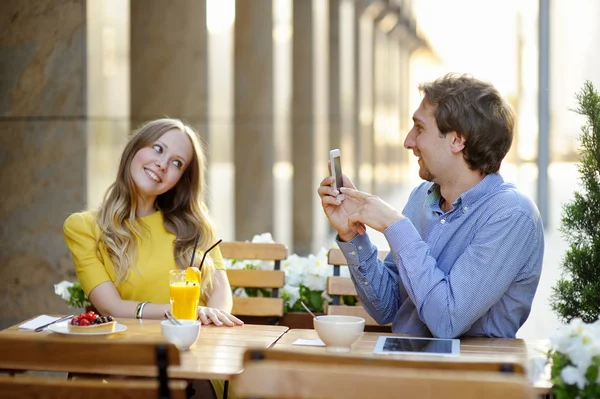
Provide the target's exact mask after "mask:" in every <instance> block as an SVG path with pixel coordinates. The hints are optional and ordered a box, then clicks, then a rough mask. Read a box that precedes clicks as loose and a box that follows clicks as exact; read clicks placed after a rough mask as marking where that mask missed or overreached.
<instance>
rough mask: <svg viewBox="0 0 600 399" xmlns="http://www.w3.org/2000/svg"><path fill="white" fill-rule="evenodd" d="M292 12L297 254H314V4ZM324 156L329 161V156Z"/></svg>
mask: <svg viewBox="0 0 600 399" xmlns="http://www.w3.org/2000/svg"><path fill="white" fill-rule="evenodd" d="M292 4H293V11H292V18H293V19H292V27H293V28H292V29H293V36H292V109H291V131H292V165H293V168H294V179H293V191H294V195H293V198H292V201H293V205H292V220H293V237H294V252H296V253H298V254H299V255H306V254H308V253H310V251H311V241H312V234H313V227H314V223H313V212H314V207H313V197H314V196H315V195H316V194H315V189H314V187H313V177H314V175H313V166H314V164H315V161H316V160H315V153H314V148H315V114H314V107H313V100H314V92H313V90H314V69H313V64H314V59H313V57H314V54H313V53H314V49H313V47H314V46H313V32H314V29H313V2H312V1H305V0H293V2H292ZM323 156H325V157H327V154H324V155H323Z"/></svg>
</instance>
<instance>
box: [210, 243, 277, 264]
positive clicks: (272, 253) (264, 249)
mask: <svg viewBox="0 0 600 399" xmlns="http://www.w3.org/2000/svg"><path fill="white" fill-rule="evenodd" d="M219 248H220V249H221V254H222V255H223V258H226V259H249V260H284V259H286V258H287V252H288V251H287V247H286V246H285V245H283V244H275V243H273V244H259V243H253V242H237V241H235V242H222V243H221V244H219Z"/></svg>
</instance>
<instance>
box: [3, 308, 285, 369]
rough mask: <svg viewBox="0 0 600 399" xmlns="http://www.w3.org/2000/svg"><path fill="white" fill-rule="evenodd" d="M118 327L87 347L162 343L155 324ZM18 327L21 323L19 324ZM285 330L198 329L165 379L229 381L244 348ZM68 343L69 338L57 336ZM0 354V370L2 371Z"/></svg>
mask: <svg viewBox="0 0 600 399" xmlns="http://www.w3.org/2000/svg"><path fill="white" fill-rule="evenodd" d="M118 322H119V323H120V324H124V325H125V326H127V330H126V331H124V332H122V333H116V334H111V335H105V336H90V337H89V339H90V345H93V342H94V340H125V341H131V342H136V341H144V342H164V339H163V338H162V335H161V332H160V321H159V320H136V319H119V320H118ZM19 324H22V323H19ZM287 330H288V328H287V327H285V326H267V325H251V324H245V325H243V326H236V327H215V326H213V325H208V326H202V327H201V329H200V337H199V338H198V341H196V343H195V344H194V345H193V346H192V347H191V348H190V350H189V351H182V352H181V365H179V366H173V367H169V377H171V378H184V379H217V380H218V379H220V380H229V379H230V378H231V377H232V376H233V375H235V374H238V373H239V372H241V371H242V360H243V355H244V352H245V350H246V348H268V347H270V346H272V345H273V344H274V343H275V342H276V341H277V340H278V339H279V338H280V337H281V336H282V335H283V334H284V333H285V332H286V331H287ZM50 334H52V335H54V336H57V335H59V334H55V333H52V332H50V331H42V332H37V333H36V332H33V331H27V330H19V329H18V325H15V326H12V327H9V328H7V329H5V330H2V331H0V340H2V338H3V337H7V336H14V335H18V336H20V337H31V339H32V340H43V339H44V338H45V337H47V336H49V335H50ZM61 337H63V338H64V339H71V338H72V336H70V335H61ZM2 367H3V366H2V355H1V354H0V368H2ZM69 371H72V372H78V373H99V374H113V375H128V376H153V375H155V374H156V368H154V367H152V368H150V367H147V368H144V367H136V368H111V369H110V370H106V369H102V368H98V367H94V365H93V364H91V363H90V364H89V366H86V368H85V369H80V370H69Z"/></svg>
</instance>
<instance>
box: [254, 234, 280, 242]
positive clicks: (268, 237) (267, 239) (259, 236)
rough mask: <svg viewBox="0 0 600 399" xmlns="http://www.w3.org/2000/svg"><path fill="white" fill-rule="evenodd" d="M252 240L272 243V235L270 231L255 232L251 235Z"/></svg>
mask: <svg viewBox="0 0 600 399" xmlns="http://www.w3.org/2000/svg"><path fill="white" fill-rule="evenodd" d="M252 242H256V243H260V244H274V243H275V241H274V240H273V236H272V235H271V233H262V234H257V235H255V236H254V237H252Z"/></svg>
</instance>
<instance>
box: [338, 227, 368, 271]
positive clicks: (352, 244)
mask: <svg viewBox="0 0 600 399" xmlns="http://www.w3.org/2000/svg"><path fill="white" fill-rule="evenodd" d="M335 240H336V241H337V244H338V246H339V247H340V250H341V251H342V253H343V254H344V256H345V257H346V260H347V261H348V266H358V265H360V263H361V262H364V261H365V260H366V259H367V258H368V257H369V256H370V255H371V254H372V253H373V251H375V252H376V251H377V247H375V245H373V244H372V243H371V239H370V238H369V236H368V235H366V234H365V235H362V236H361V235H360V234H357V235H356V237H354V238H353V239H352V240H350V241H347V242H346V241H341V240H340V237H339V236H336V237H335Z"/></svg>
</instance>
